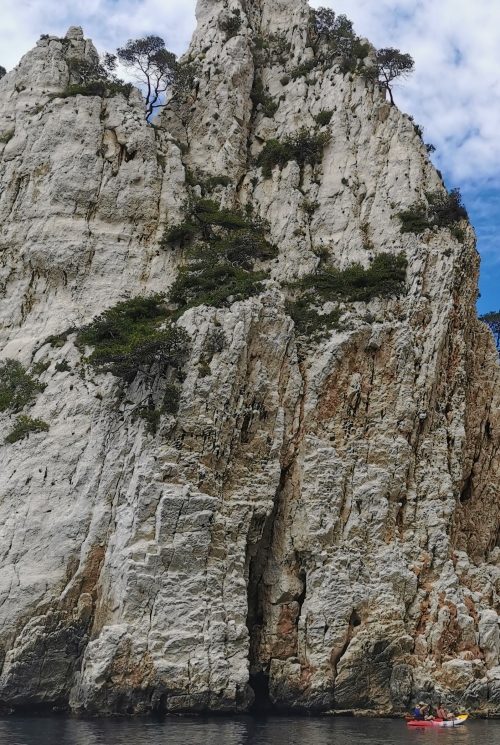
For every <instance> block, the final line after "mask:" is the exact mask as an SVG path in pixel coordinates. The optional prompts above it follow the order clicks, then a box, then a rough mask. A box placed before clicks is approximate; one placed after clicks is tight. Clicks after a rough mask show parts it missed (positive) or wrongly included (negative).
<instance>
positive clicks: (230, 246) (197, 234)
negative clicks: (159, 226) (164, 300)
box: [164, 198, 277, 313]
mask: <svg viewBox="0 0 500 745" xmlns="http://www.w3.org/2000/svg"><path fill="white" fill-rule="evenodd" d="M265 232H266V225H265V224H264V223H263V221H261V220H258V219H254V218H251V217H250V216H248V215H243V214H242V213H241V212H240V211H239V210H229V209H227V208H220V207H219V206H218V204H217V203H216V202H214V201H213V200H210V199H200V198H194V199H191V200H190V201H189V202H188V203H187V205H186V212H185V219H184V221H183V222H182V223H181V224H180V225H178V226H175V227H173V228H171V229H170V230H168V231H167V232H166V234H165V237H164V244H165V243H169V242H170V243H172V242H181V243H183V244H186V243H187V244H189V245H188V248H187V258H188V263H187V264H186V265H185V266H183V267H181V269H180V271H179V275H178V277H177V279H176V280H175V282H174V283H173V285H172V288H171V291H170V295H169V298H170V300H171V302H173V303H176V304H177V305H178V306H179V313H183V312H184V310H185V309H187V307H191V306H194V305H211V306H220V305H224V304H225V303H226V302H227V301H228V298H230V297H233V298H234V299H243V298H247V297H251V296H252V295H255V294H258V293H259V292H260V291H261V289H262V280H263V279H265V278H266V276H267V275H266V273H265V272H255V271H253V268H254V265H255V262H256V261H258V260H260V261H266V260H268V259H271V258H274V257H275V256H276V254H277V251H276V248H275V247H274V246H272V245H271V244H270V243H269V242H268V241H267V240H266V237H265Z"/></svg>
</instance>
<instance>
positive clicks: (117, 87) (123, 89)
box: [49, 80, 133, 99]
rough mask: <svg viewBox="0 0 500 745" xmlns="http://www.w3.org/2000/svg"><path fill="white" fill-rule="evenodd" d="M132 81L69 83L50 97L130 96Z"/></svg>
mask: <svg viewBox="0 0 500 745" xmlns="http://www.w3.org/2000/svg"><path fill="white" fill-rule="evenodd" d="M132 89H133V85H132V83H115V82H113V81H110V80H91V81H90V82H88V83H79V84H76V85H69V86H68V87H67V88H66V90H64V91H61V92H60V93H51V94H50V96H49V98H51V99H54V98H71V97H72V96H99V97H100V98H111V97H112V96H116V95H118V94H119V93H122V94H123V95H124V96H125V98H127V99H128V98H129V97H130V94H131V92H132Z"/></svg>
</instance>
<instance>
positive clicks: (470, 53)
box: [0, 0, 500, 312]
mask: <svg viewBox="0 0 500 745" xmlns="http://www.w3.org/2000/svg"><path fill="white" fill-rule="evenodd" d="M312 5H314V6H315V7H318V6H320V5H327V6H329V7H332V8H333V9H334V10H336V11H337V12H338V13H345V14H346V15H347V16H349V18H351V19H352V20H353V21H354V23H355V28H356V30H357V32H358V33H359V34H360V35H361V36H366V37H368V38H369V39H370V40H371V41H372V42H373V43H374V44H375V45H376V46H379V47H383V46H396V47H398V48H400V49H401V50H403V51H405V52H409V53H410V54H411V55H412V56H413V57H414V58H415V61H416V63H417V72H416V74H415V76H414V77H413V79H412V80H411V81H408V82H407V83H405V85H404V87H400V88H399V89H396V91H395V94H396V103H397V104H398V105H399V107H400V108H401V109H402V110H403V111H407V112H408V113H411V114H413V116H414V117H415V119H416V121H417V122H418V123H419V124H421V125H423V126H424V127H425V137H424V139H425V140H426V142H431V143H433V144H434V145H435V146H436V148H437V150H436V153H435V154H434V156H433V159H434V162H435V163H436V165H437V167H438V168H440V169H441V171H442V172H443V175H444V177H445V180H446V183H447V185H448V187H449V188H452V187H455V186H459V187H460V188H461V190H462V194H463V196H464V199H465V203H466V206H467V208H468V210H469V213H470V215H471V219H472V222H473V224H474V226H475V228H476V231H477V233H478V237H479V246H478V247H479V250H480V252H481V255H482V272H481V284H480V287H481V293H482V297H481V299H480V301H479V310H480V312H486V311H488V310H493V309H494V310H498V309H500V237H499V236H500V136H499V133H498V129H499V128H500V62H499V53H500V2H499V1H498V0H474V2H471V0H438V1H437V0H320V1H319V2H317V1H316V0H312ZM194 8H195V0H86V1H85V2H84V3H75V2H74V0H2V15H1V20H0V64H1V65H3V66H4V67H7V68H8V69H9V68H11V67H13V66H14V65H15V64H16V63H17V62H18V61H19V59H20V57H21V56H22V55H23V54H24V53H25V52H26V51H28V50H29V49H30V48H31V47H32V46H33V45H34V43H35V41H36V40H37V39H38V37H39V35H40V34H42V33H50V34H58V35H63V34H64V33H65V32H66V30H67V28H68V26H70V25H82V26H83V27H84V31H85V34H86V35H87V36H90V37H91V38H92V39H93V40H94V42H95V43H96V45H97V46H98V48H99V49H100V50H104V49H106V50H108V51H112V50H114V49H115V48H116V47H117V46H118V45H121V44H123V43H124V42H125V41H126V40H127V39H128V38H130V37H138V36H140V35H145V34H151V33H154V34H157V35H159V36H162V37H163V38H164V39H165V40H166V42H167V46H168V47H169V48H170V49H171V50H172V51H174V52H176V53H177V54H181V53H182V52H183V51H184V50H185V49H186V47H187V44H188V42H189V37H190V35H191V32H192V30H193V28H194V23H195V20H194Z"/></svg>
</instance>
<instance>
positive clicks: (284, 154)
mask: <svg viewBox="0 0 500 745" xmlns="http://www.w3.org/2000/svg"><path fill="white" fill-rule="evenodd" d="M329 142H330V134H328V133H326V132H323V133H321V134H312V133H310V132H309V130H308V129H307V128H306V127H302V129H300V130H299V131H298V132H297V134H295V135H289V136H288V137H285V138H284V140H274V139H273V140H269V141H268V142H266V144H265V145H264V147H263V148H262V150H261V152H260V153H259V156H258V158H257V165H258V166H261V168H262V175H263V176H264V178H271V175H272V170H273V168H275V167H276V166H279V168H284V167H285V166H286V164H287V163H288V162H289V161H291V160H295V161H296V162H297V163H298V165H299V166H300V167H301V168H303V167H304V166H305V165H306V164H309V165H311V166H315V165H317V164H318V163H321V161H322V159H323V150H324V148H325V146H326V145H327V144H328V143H329Z"/></svg>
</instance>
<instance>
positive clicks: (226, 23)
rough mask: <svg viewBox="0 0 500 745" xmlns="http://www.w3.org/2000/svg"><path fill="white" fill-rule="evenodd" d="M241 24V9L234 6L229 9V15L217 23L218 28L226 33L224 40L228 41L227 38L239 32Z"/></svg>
mask: <svg viewBox="0 0 500 745" xmlns="http://www.w3.org/2000/svg"><path fill="white" fill-rule="evenodd" d="M241 24H242V20H241V10H240V9H239V8H234V10H232V11H231V15H230V16H229V17H228V18H225V19H224V20H223V21H221V22H220V23H219V27H220V30H221V31H224V33H225V34H226V41H229V39H232V38H233V37H234V36H237V35H238V34H239V32H240V29H241Z"/></svg>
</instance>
